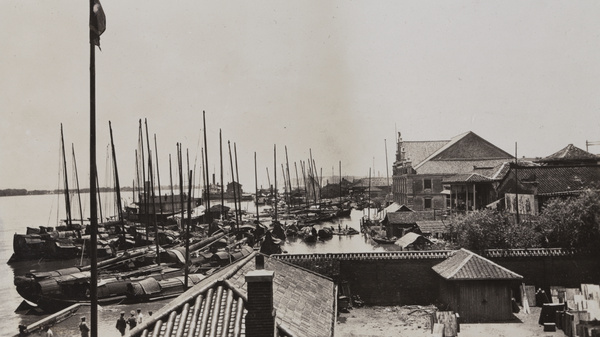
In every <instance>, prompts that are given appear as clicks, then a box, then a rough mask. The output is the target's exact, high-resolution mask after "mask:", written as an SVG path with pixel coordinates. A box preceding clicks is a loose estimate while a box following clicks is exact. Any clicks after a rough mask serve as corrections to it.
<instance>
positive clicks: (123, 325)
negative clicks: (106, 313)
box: [115, 311, 127, 336]
mask: <svg viewBox="0 0 600 337" xmlns="http://www.w3.org/2000/svg"><path fill="white" fill-rule="evenodd" d="M115 328H117V330H119V332H120V333H121V336H125V330H126V329H127V321H126V320H125V311H121V317H119V318H118V319H117V324H116V325H115Z"/></svg>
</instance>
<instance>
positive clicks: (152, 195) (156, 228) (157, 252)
mask: <svg viewBox="0 0 600 337" xmlns="http://www.w3.org/2000/svg"><path fill="white" fill-rule="evenodd" d="M144 125H145V127H146V145H147V146H148V176H149V177H150V193H151V194H150V197H151V198H152V199H151V200H152V218H151V219H152V220H151V221H152V223H153V225H154V243H155V245H156V263H157V264H159V265H160V252H159V249H160V246H159V245H158V225H157V224H156V196H155V195H154V175H153V172H152V171H153V170H152V152H151V151H150V137H148V120H147V119H145V118H144Z"/></svg>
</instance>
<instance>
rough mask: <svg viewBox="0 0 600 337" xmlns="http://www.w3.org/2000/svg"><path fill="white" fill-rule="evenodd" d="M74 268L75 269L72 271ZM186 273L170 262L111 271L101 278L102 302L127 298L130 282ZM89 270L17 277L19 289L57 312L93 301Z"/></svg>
mask: <svg viewBox="0 0 600 337" xmlns="http://www.w3.org/2000/svg"><path fill="white" fill-rule="evenodd" d="M71 271H73V270H71ZM181 275H183V270H182V269H181V268H172V267H171V266H169V265H166V264H165V265H151V266H146V267H142V268H139V269H136V270H134V271H130V272H122V273H110V274H106V275H102V276H100V277H99V279H98V288H97V293H98V303H99V304H110V303H116V302H119V301H121V300H123V299H124V298H125V297H126V293H127V284H128V283H130V282H132V281H136V280H141V279H145V278H148V277H152V278H155V279H157V280H163V279H168V278H171V277H175V276H181ZM90 279H91V275H90V272H89V271H84V272H70V273H66V274H65V275H60V276H50V277H46V278H42V279H41V280H37V279H35V278H15V285H16V288H17V292H18V293H19V294H20V295H21V296H22V297H23V298H24V299H26V300H27V301H29V302H31V303H34V304H36V305H37V306H38V307H40V308H41V309H43V310H45V311H49V312H54V311H57V310H60V309H63V308H66V307H68V306H70V305H73V304H75V303H87V302H90Z"/></svg>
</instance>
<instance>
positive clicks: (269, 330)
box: [246, 269, 277, 337]
mask: <svg viewBox="0 0 600 337" xmlns="http://www.w3.org/2000/svg"><path fill="white" fill-rule="evenodd" d="M274 274H275V273H274V272H273V271H270V270H264V269H259V270H253V271H250V272H248V273H247V274H246V284H247V287H248V303H247V305H246V309H247V310H248V313H247V314H246V336H247V337H266V336H276V335H277V334H276V326H275V308H273V276H274Z"/></svg>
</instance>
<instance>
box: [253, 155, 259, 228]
mask: <svg viewBox="0 0 600 337" xmlns="http://www.w3.org/2000/svg"><path fill="white" fill-rule="evenodd" d="M254 193H255V195H256V202H255V203H254V204H255V205H256V222H260V219H259V217H260V216H259V212H258V173H257V171H256V151H254Z"/></svg>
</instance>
